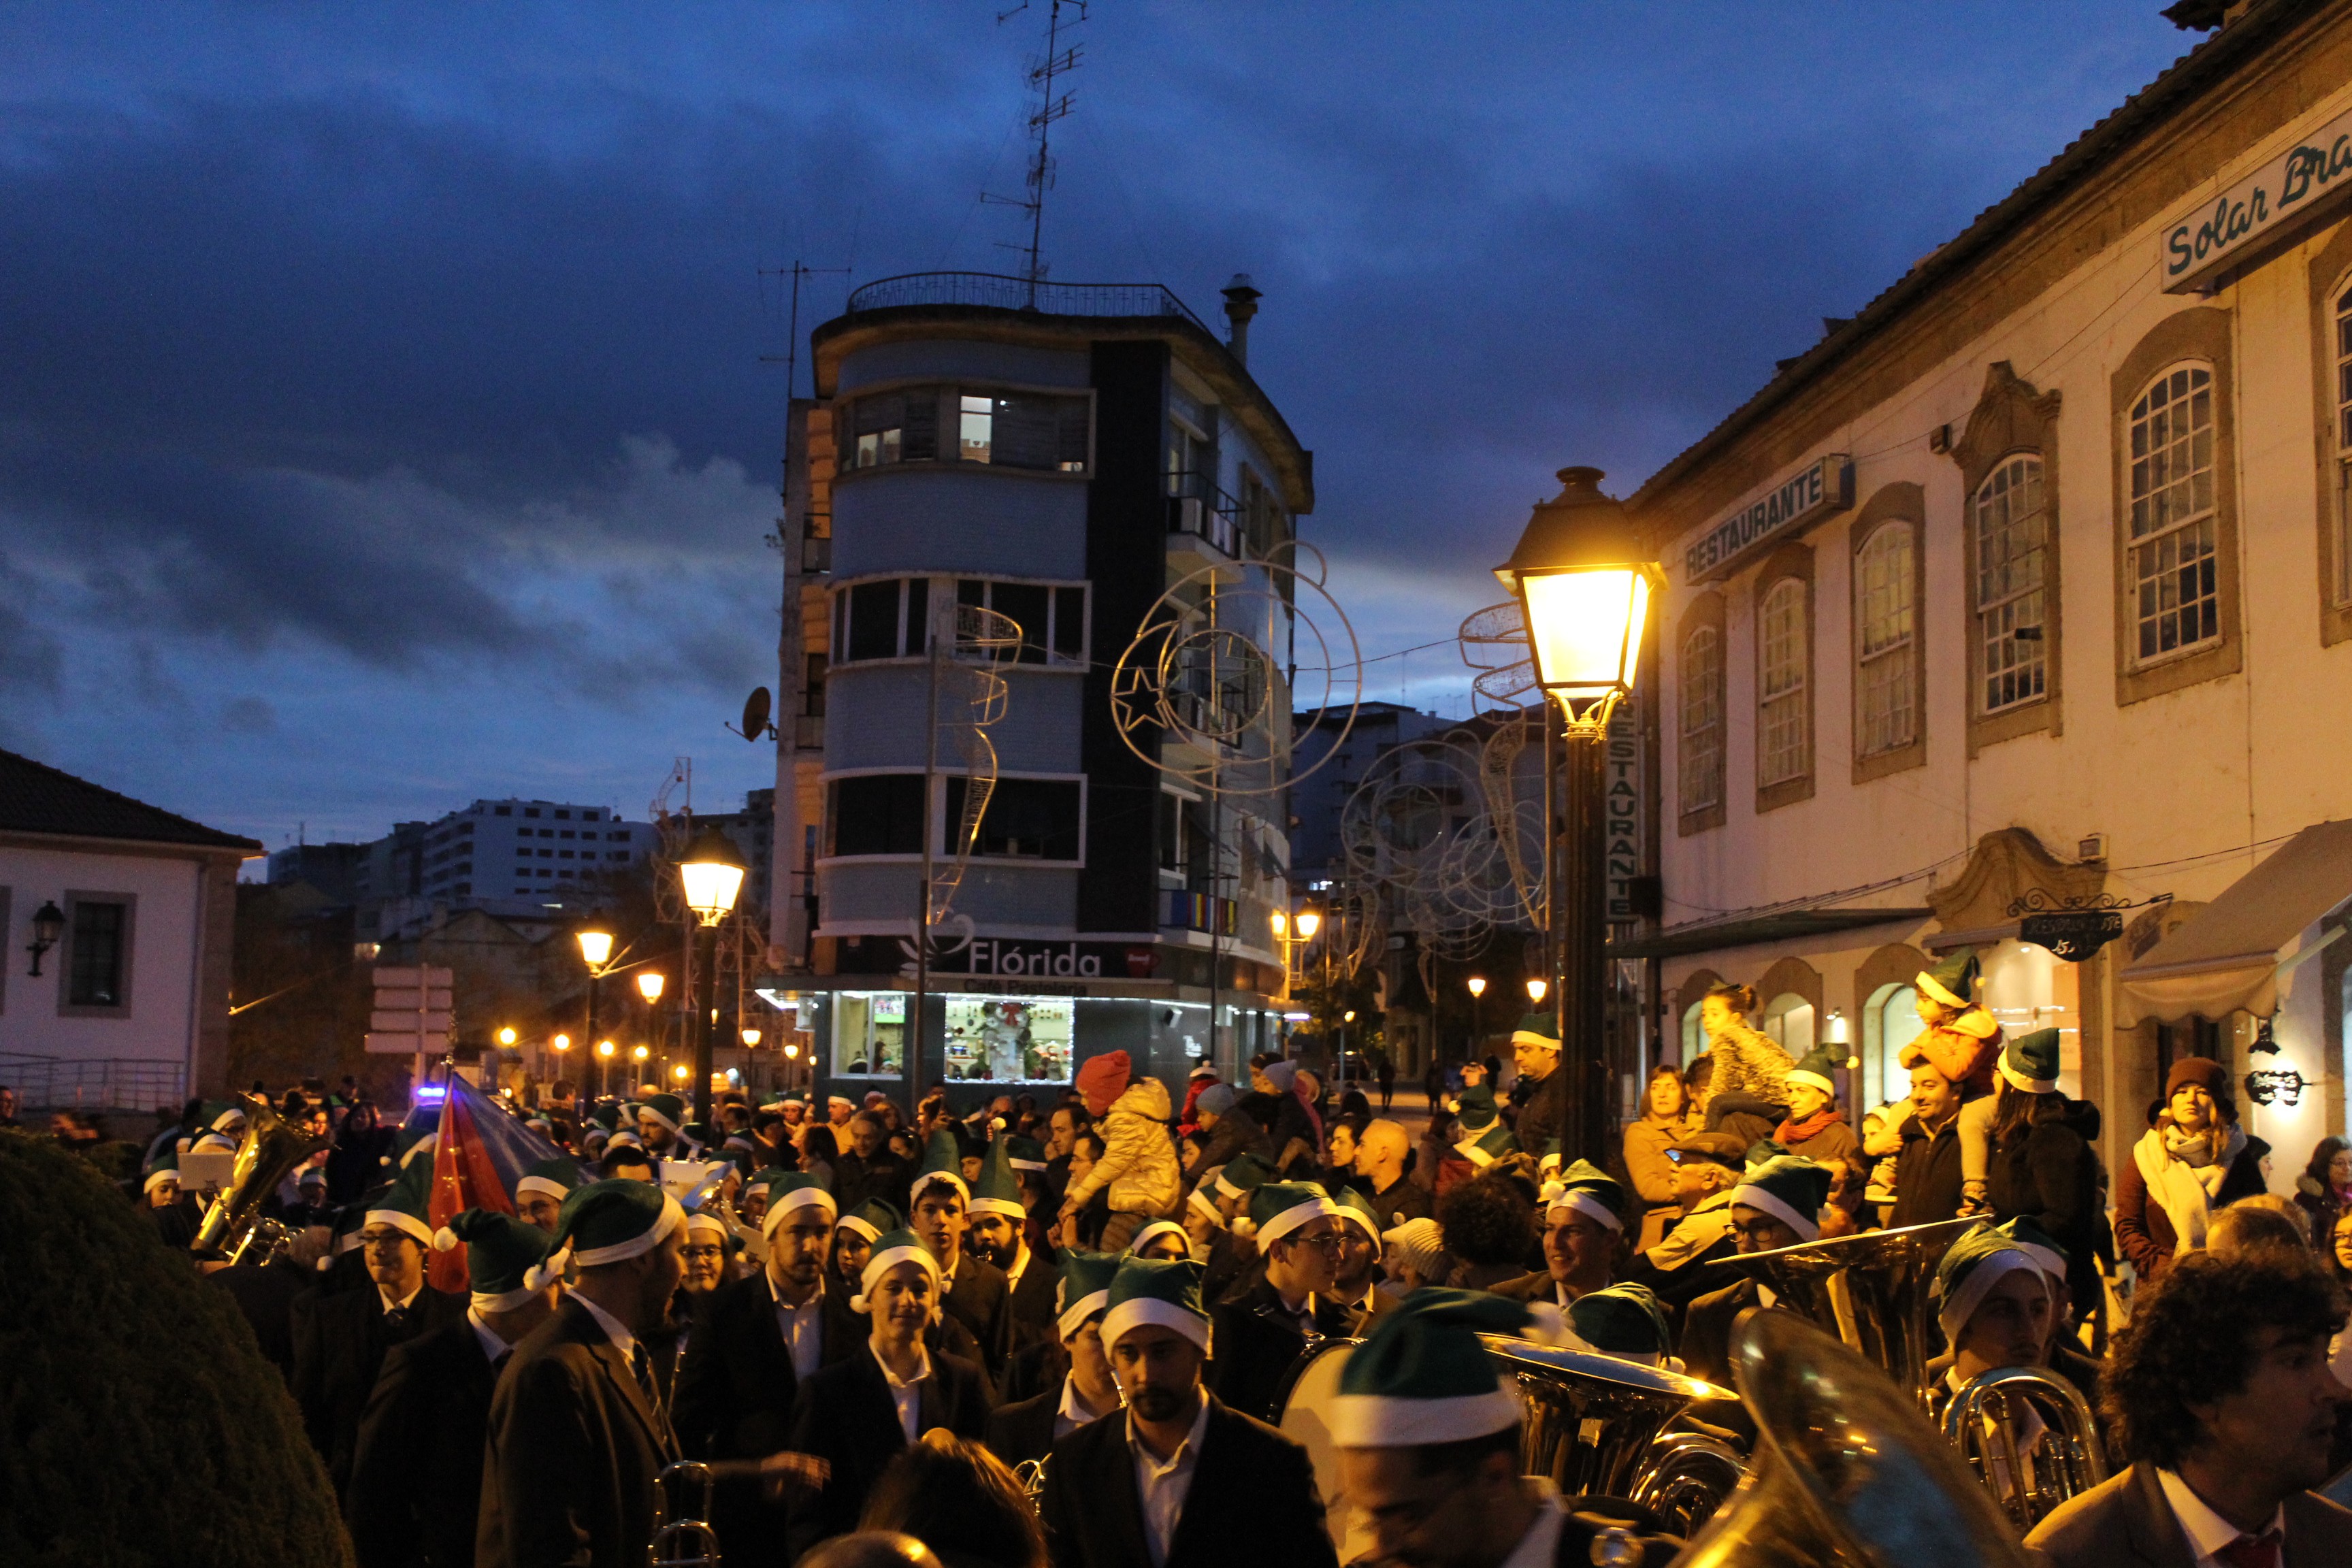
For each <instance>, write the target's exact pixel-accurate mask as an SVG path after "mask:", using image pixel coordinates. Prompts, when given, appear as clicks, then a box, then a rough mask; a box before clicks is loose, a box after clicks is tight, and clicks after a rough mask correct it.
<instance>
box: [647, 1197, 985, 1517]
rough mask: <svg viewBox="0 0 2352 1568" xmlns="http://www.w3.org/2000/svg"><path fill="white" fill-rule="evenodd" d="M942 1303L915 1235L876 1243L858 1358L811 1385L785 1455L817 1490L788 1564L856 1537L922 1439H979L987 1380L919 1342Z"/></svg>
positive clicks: (935, 1262) (895, 1234) (936, 1275)
mask: <svg viewBox="0 0 2352 1568" xmlns="http://www.w3.org/2000/svg"><path fill="white" fill-rule="evenodd" d="M943 1294H944V1292H943V1291H942V1289H941V1288H940V1265H939V1259H938V1258H937V1257H936V1256H935V1255H934V1254H933V1253H932V1251H931V1249H930V1248H929V1246H927V1245H926V1244H925V1243H923V1242H922V1241H920V1240H919V1239H918V1238H917V1237H916V1236H915V1235H914V1233H913V1232H911V1231H904V1230H896V1231H892V1232H891V1233H890V1234H889V1235H887V1236H885V1237H882V1238H881V1239H880V1240H879V1241H877V1242H876V1243H875V1244H874V1253H873V1256H872V1257H870V1258H867V1259H866V1272H865V1274H864V1275H863V1277H862V1278H861V1279H860V1281H859V1294H858V1296H857V1297H856V1299H855V1300H852V1301H851V1302H850V1306H851V1308H852V1309H853V1310H858V1311H862V1312H864V1313H866V1315H867V1318H868V1320H869V1321H870V1323H871V1325H872V1327H871V1329H870V1330H869V1331H868V1335H867V1339H866V1345H865V1347H864V1352H863V1353H861V1354H856V1355H853V1356H851V1357H849V1358H848V1359H847V1360H845V1361H842V1362H838V1363H835V1364H834V1365H832V1366H829V1367H825V1368H824V1369H822V1370H821V1371H819V1372H818V1373H817V1374H816V1375H815V1376H814V1377H813V1378H810V1379H809V1380H808V1382H807V1383H806V1384H803V1387H802V1389H801V1394H800V1398H799V1401H798V1403H797V1404H796V1405H795V1406H794V1408H793V1430H792V1445H791V1446H792V1447H793V1450H795V1451H796V1452H798V1453H800V1454H803V1455H806V1456H808V1458H810V1459H812V1460H814V1461H816V1462H817V1464H818V1465H819V1466H820V1467H821V1469H822V1473H823V1481H822V1485H821V1486H820V1487H819V1488H818V1489H817V1490H816V1491H815V1492H814V1494H813V1495H809V1496H805V1497H803V1498H802V1499H800V1500H796V1501H795V1502H794V1503H793V1509H792V1523H791V1525H790V1527H789V1529H788V1531H786V1539H785V1544H786V1547H787V1548H788V1559H789V1560H791V1561H794V1562H797V1561H798V1560H799V1559H800V1558H801V1556H802V1555H803V1553H804V1552H807V1551H808V1550H809V1549H810V1548H811V1547H813V1546H814V1545H815V1544H816V1543H817V1542H820V1541H824V1540H825V1539H827V1538H828V1537H831V1536H835V1535H842V1534H845V1533H847V1532H848V1531H852V1530H855V1529H856V1528H857V1514H858V1510H860V1509H862V1508H864V1507H865V1506H866V1493H867V1491H869V1490H870V1489H872V1488H873V1485H874V1483H875V1482H876V1481H877V1479H880V1478H881V1475H882V1472H883V1471H884V1470H885V1469H886V1468H888V1467H889V1464H890V1461H891V1460H892V1459H893V1458H896V1457H897V1456H898V1452H899V1450H900V1449H902V1448H905V1447H908V1445H909V1444H912V1443H915V1442H918V1441H919V1440H920V1439H921V1437H922V1435H923V1434H924V1433H926V1432H929V1431H934V1430H940V1429H944V1430H946V1431H949V1432H952V1433H954V1434H955V1435H956V1436H959V1437H970V1438H973V1439H975V1440H976V1439H978V1438H979V1437H980V1436H981V1434H982V1427H983V1426H985V1425H986V1424H987V1420H988V1394H987V1387H988V1384H987V1379H986V1378H985V1377H984V1376H982V1373H981V1370H980V1368H979V1367H977V1366H975V1365H973V1364H972V1363H971V1362H968V1361H966V1360H964V1359H963V1358H962V1357H961V1356H956V1355H950V1354H947V1353H944V1352H941V1353H938V1354H934V1353H933V1352H931V1351H930V1350H929V1347H928V1346H927V1345H926V1344H925V1343H924V1337H925V1335H926V1334H927V1332H928V1331H929V1329H930V1327H931V1322H932V1320H933V1319H934V1318H936V1317H937V1316H938V1315H939V1313H940V1306H941V1301H942V1298H943ZM632 1561H636V1559H632Z"/></svg>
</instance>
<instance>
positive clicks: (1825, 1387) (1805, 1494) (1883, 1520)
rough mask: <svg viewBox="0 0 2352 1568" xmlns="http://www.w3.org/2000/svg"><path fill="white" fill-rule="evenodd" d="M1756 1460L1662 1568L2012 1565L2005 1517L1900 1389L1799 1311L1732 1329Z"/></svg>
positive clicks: (2013, 1549)
mask: <svg viewBox="0 0 2352 1568" xmlns="http://www.w3.org/2000/svg"><path fill="white" fill-rule="evenodd" d="M1732 1363H1733V1366H1734V1368H1735V1370H1736V1375H1737V1377H1738V1383H1739V1394H1740V1398H1741V1399H1742V1400H1743V1401H1745V1402H1746V1404H1747V1405H1748V1413H1749V1414H1750V1415H1753V1416H1754V1417H1755V1419H1756V1427H1757V1432H1758V1438H1757V1459H1756V1463H1755V1465H1754V1466H1753V1468H1750V1470H1749V1471H1748V1477H1747V1479H1745V1480H1743V1481H1741V1482H1740V1484H1739V1489H1738V1490H1737V1491H1735V1492H1734V1493H1732V1495H1731V1497H1730V1499H1729V1500H1728V1501H1727V1502H1726V1503H1725V1504H1724V1506H1723V1508H1722V1509H1721V1510H1718V1511H1717V1513H1716V1515H1715V1517H1714V1518H1713V1519H1712V1520H1710V1521H1708V1522H1707V1524H1706V1528H1705V1529H1704V1530H1703V1531H1700V1532H1699V1533H1698V1535H1697V1536H1696V1538H1695V1539H1693V1540H1692V1542H1691V1543H1690V1545H1689V1546H1688V1547H1686V1548H1685V1550H1684V1552H1683V1553H1682V1555H1681V1556H1679V1557H1677V1558H1675V1568H1735V1565H1736V1568H1821V1565H1822V1564H1839V1565H1841V1568H1885V1565H1887V1564H1893V1563H1900V1564H1902V1568H2025V1564H2026V1562H2027V1559H2026V1556H2025V1553H2024V1552H2023V1550H2022V1549H2021V1547H2019V1545H2018V1544H2017V1541H2016V1537H2015V1536H2014V1535H2012V1534H2011V1531H2010V1528H2009V1523H2008V1521H2007V1520H2006V1519H2004V1518H2003V1517H2002V1514H2001V1511H2000V1509H1999V1508H1997V1507H1995V1506H1994V1504H1993V1501H1992V1499H1991V1498H1990V1497H1989V1496H1988V1495H1986V1492H1985V1489H1983V1488H1982V1487H1980V1486H1979V1485H1977V1484H1976V1479H1975V1477H1974V1476H1972V1475H1971V1474H1970V1473H1969V1468H1968V1466H1967V1465H1966V1464H1965V1463H1963V1462H1962V1460H1961V1459H1960V1457H1959V1456H1958V1454H1957V1453H1955V1452H1954V1451H1953V1449H1952V1447H1951V1446H1950V1445H1949V1444H1948V1443H1946V1442H1945V1441H1944V1440H1943V1439H1942V1437H1941V1436H1939V1435H1938V1434H1937V1431H1936V1429H1935V1428H1934V1427H1932V1426H1929V1425H1928V1424H1927V1419H1926V1418H1925V1417H1924V1416H1922V1415H1920V1413H1919V1409H1918V1406H1917V1405H1916V1403H1915V1402H1914V1401H1913V1399H1912V1398H1911V1396H1910V1391H1909V1390H1907V1389H1905V1388H1902V1387H1899V1386H1897V1385H1896V1384H1895V1383H1892V1382H1890V1381H1888V1379H1887V1376H1886V1374H1885V1373H1884V1372H1882V1371H1880V1370H1879V1369H1878V1368H1877V1367H1874V1366H1873V1365H1871V1364H1870V1363H1868V1362H1867V1361H1864V1359H1863V1358H1862V1357H1861V1356H1860V1355H1857V1354H1856V1353H1855V1352H1853V1351H1851V1350H1849V1349H1847V1348H1846V1347H1845V1346H1844V1345H1843V1344H1841V1343H1839V1342H1837V1341H1835V1340H1833V1339H1832V1338H1830V1336H1829V1335H1827V1334H1825V1333H1823V1332H1822V1331H1821V1330H1819V1329H1816V1328H1814V1327H1813V1326H1812V1325H1811V1324H1810V1323H1808V1322H1806V1321H1803V1320H1802V1319H1801V1318H1799V1317H1797V1316H1795V1315H1794V1314H1791V1313H1787V1312H1759V1313H1756V1314H1754V1315H1753V1316H1752V1317H1751V1318H1749V1319H1748V1321H1747V1322H1746V1323H1744V1324H1742V1325H1741V1327H1740V1328H1739V1330H1738V1331H1737V1332H1736V1333H1735V1334H1734V1336H1733V1343H1732Z"/></svg>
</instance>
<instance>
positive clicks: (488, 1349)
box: [466, 1307, 514, 1366]
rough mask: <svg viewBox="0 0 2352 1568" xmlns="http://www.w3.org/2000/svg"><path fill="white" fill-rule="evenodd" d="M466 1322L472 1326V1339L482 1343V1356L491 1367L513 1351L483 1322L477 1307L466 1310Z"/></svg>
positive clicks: (496, 1332) (510, 1346)
mask: <svg viewBox="0 0 2352 1568" xmlns="http://www.w3.org/2000/svg"><path fill="white" fill-rule="evenodd" d="M466 1321H467V1322H468V1323H471V1324H472V1325H473V1326H474V1337H475V1338H476V1339H478V1340H479V1341H480V1342H482V1354H483V1356H484V1357H485V1358H487V1359H488V1362H489V1363H490V1364H491V1365H492V1366H496V1365H498V1364H499V1357H500V1356H502V1355H504V1354H506V1353H507V1352H509V1351H510V1350H512V1349H514V1346H512V1345H510V1344H509V1343H508V1342H506V1341H504V1340H502V1339H500V1338H499V1335H498V1331H497V1330H495V1329H493V1328H491V1327H490V1325H489V1324H488V1322H486V1321H483V1318H482V1310H481V1309H480V1308H479V1307H468V1308H467V1309H466Z"/></svg>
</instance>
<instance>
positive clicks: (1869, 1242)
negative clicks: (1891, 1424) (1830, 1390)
mask: <svg viewBox="0 0 2352 1568" xmlns="http://www.w3.org/2000/svg"><path fill="white" fill-rule="evenodd" d="M1977 1223H1978V1222H1977V1221H1976V1220H1974V1219H1947V1220H1937V1221H1935V1222H1934V1223H1932V1224H1929V1225H1913V1226H1905V1227H1903V1228H1902V1229H1901V1230H1873V1231H1865V1232H1864V1233H1863V1234H1862V1235H1860V1236H1839V1237H1829V1238H1827V1239H1825V1240H1822V1241H1808V1242H1802V1243H1800V1244H1799V1245H1797V1246H1795V1247H1780V1248H1779V1249H1777V1250H1775V1251H1771V1252H1751V1253H1745V1254H1742V1255H1741V1256H1739V1257H1737V1258H1725V1259H1724V1260H1723V1261H1724V1263H1725V1264H1726V1265H1727V1266H1728V1267H1730V1268H1737V1269H1738V1270H1739V1271H1740V1272H1741V1273H1743V1274H1747V1275H1750V1276H1753V1277H1754V1278H1755V1279H1759V1280H1760V1281H1761V1282H1762V1283H1764V1284H1766V1285H1769V1286H1770V1287H1771V1289H1772V1290H1773V1292H1774V1294H1776V1295H1778V1296H1779V1297H1780V1299H1781V1300H1782V1302H1783V1303H1784V1304H1785V1305H1787V1306H1788V1307H1790V1309H1791V1310H1795V1311H1797V1312H1800V1313H1801V1314H1802V1315H1804V1316H1805V1317H1807V1318H1810V1319H1811V1320H1812V1321H1813V1322H1814V1323H1816V1324H1818V1325H1819V1326H1820V1327H1821V1328H1822V1331H1825V1332H1827V1333H1831V1334H1834V1335H1836V1336H1837V1338H1838V1340H1839V1342H1841V1343H1843V1344H1844V1345H1845V1346H1846V1348H1847V1349H1849V1350H1852V1351H1854V1352H1859V1353H1860V1354H1861V1355H1863V1356H1864V1357H1865V1358H1867V1359H1868V1360H1869V1361H1871V1362H1872V1363H1874V1364H1875V1365H1877V1366H1878V1367H1879V1368H1880V1369H1881V1370H1882V1371H1884V1372H1885V1373H1886V1375H1887V1376H1889V1377H1891V1378H1893V1379H1894V1380H1895V1383H1896V1384H1899V1385H1900V1386H1902V1387H1904V1388H1906V1389H1908V1390H1909V1391H1910V1393H1911V1396H1912V1398H1913V1399H1914V1400H1916V1402H1917V1403H1918V1405H1919V1407H1920V1408H1921V1409H1922V1410H1925V1409H1927V1407H1928V1405H1929V1395H1930V1386H1929V1385H1930V1383H1931V1381H1932V1380H1931V1379H1930V1378H1929V1377H1928V1375H1927V1344H1928V1339H1927V1325H1928V1323H1929V1322H1930V1321H1932V1317H1931V1314H1930V1313H1929V1312H1928V1310H1927V1298H1928V1296H1929V1295H1930V1293H1931V1292H1932V1291H1933V1290H1934V1289H1935V1285H1936V1265H1937V1263H1938V1262H1939V1261H1940V1260H1941V1259H1942V1258H1943V1256H1944V1249H1945V1248H1946V1247H1949V1246H1950V1245H1951V1244H1952V1243H1953V1242H1954V1241H1956V1240H1958V1237H1959V1235H1960V1233H1961V1232H1962V1231H1965V1230H1967V1229H1969V1227H1971V1226H1974V1225H1976V1224H1977Z"/></svg>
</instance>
